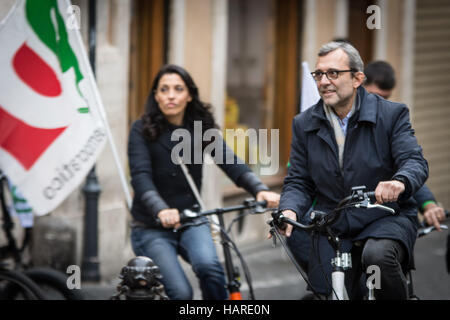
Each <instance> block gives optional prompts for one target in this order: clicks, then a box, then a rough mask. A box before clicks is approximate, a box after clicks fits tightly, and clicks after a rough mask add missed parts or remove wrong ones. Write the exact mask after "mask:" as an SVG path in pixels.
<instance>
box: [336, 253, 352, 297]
mask: <svg viewBox="0 0 450 320" xmlns="http://www.w3.org/2000/svg"><path fill="white" fill-rule="evenodd" d="M331 265H332V266H333V272H332V273H331V285H332V288H333V291H332V293H331V294H332V299H333V300H348V299H349V298H348V294H347V290H346V288H345V270H348V269H351V267H352V257H351V254H350V253H341V252H339V251H337V252H336V257H335V258H333V259H332V260H331Z"/></svg>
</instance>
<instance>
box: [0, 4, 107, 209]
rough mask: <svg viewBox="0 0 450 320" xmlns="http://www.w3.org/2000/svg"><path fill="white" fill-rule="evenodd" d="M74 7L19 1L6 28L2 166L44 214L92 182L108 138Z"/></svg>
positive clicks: (1, 39)
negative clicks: (87, 180) (90, 175)
mask: <svg viewBox="0 0 450 320" xmlns="http://www.w3.org/2000/svg"><path fill="white" fill-rule="evenodd" d="M71 8H72V7H71V6H70V2H69V1H64V0H46V1H35V0H19V1H17V3H16V4H15V6H14V7H13V9H12V10H11V12H10V13H9V14H8V16H7V17H6V18H5V20H3V21H2V22H1V24H0V43H1V50H0V70H1V77H0V169H1V170H3V172H4V173H5V174H6V175H7V176H8V178H9V179H10V180H11V181H12V183H13V184H14V185H16V186H17V187H18V188H19V190H20V192H21V193H22V194H23V196H24V198H25V199H26V200H27V201H28V202H29V204H30V205H31V207H32V208H33V211H34V213H36V214H37V215H43V214H46V213H49V212H50V211H52V210H54V209H55V208H56V207H57V206H58V205H59V204H60V203H61V202H62V201H63V200H64V199H65V198H66V197H67V196H68V195H69V194H70V193H71V192H72V191H73V190H74V189H75V188H77V187H78V186H79V185H80V183H81V182H82V181H84V178H85V176H86V175H87V173H88V172H89V170H90V169H91V168H92V166H93V165H94V163H95V161H96V159H97V157H98V156H99V154H100V153H101V151H102V150H103V147H104V145H105V142H106V141H107V133H106V129H105V126H104V124H103V121H102V117H103V113H102V112H103V109H102V107H101V106H99V102H98V100H99V99H98V97H99V95H98V89H97V87H96V84H95V81H94V79H93V76H92V70H91V69H90V65H89V62H88V60H87V58H86V57H87V55H86V52H85V51H84V50H85V49H84V47H83V44H82V41H81V36H80V34H79V31H78V28H77V27H76V24H75V25H74V23H73V18H74V17H73V16H71V14H72V12H73V10H71Z"/></svg>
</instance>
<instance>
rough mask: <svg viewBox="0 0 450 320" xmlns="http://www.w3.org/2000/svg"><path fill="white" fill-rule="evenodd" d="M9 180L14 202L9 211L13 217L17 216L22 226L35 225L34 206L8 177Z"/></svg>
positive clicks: (29, 226)
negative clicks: (31, 205) (32, 206)
mask: <svg viewBox="0 0 450 320" xmlns="http://www.w3.org/2000/svg"><path fill="white" fill-rule="evenodd" d="M6 181H7V182H8V188H9V192H10V194H11V200H12V204H11V205H10V206H9V208H8V209H9V213H10V214H11V215H12V216H13V217H17V218H18V219H19V221H20V225H21V226H22V228H31V227H33V220H34V216H33V208H31V207H30V205H29V204H28V202H27V200H26V199H25V198H24V197H23V195H22V193H21V192H20V191H19V190H18V189H17V187H16V186H15V185H13V184H12V183H11V181H9V179H8V178H6Z"/></svg>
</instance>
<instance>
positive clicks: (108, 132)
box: [67, 0, 132, 211]
mask: <svg viewBox="0 0 450 320" xmlns="http://www.w3.org/2000/svg"><path fill="white" fill-rule="evenodd" d="M67 2H68V3H69V1H68V0H67ZM92 2H95V1H92ZM91 7H94V5H93V4H91V1H89V12H91ZM94 10H95V9H94ZM93 18H95V17H93ZM75 35H76V37H75V38H76V39H77V42H78V44H79V46H80V48H84V44H83V40H82V39H81V35H80V32H79V31H77V32H75ZM89 35H90V36H91V32H89ZM93 36H95V35H93ZM93 42H94V45H95V39H94V41H93ZM89 45H91V40H89ZM80 54H81V58H82V59H83V60H84V62H85V65H86V66H87V68H86V69H87V70H86V72H87V81H89V82H90V83H91V84H92V86H91V87H92V88H97V85H96V82H95V76H94V72H93V70H92V68H91V64H90V59H89V58H88V56H87V54H86V51H85V50H81V52H80ZM93 94H94V99H95V102H96V104H97V106H98V108H94V109H96V110H97V111H98V113H99V115H100V119H101V120H102V122H103V124H104V126H105V130H106V135H107V138H108V142H109V146H110V147H111V152H112V154H113V158H114V162H115V164H116V167H117V171H118V173H119V178H120V182H121V185H122V189H123V192H124V194H125V200H126V205H127V209H128V211H130V210H131V202H132V200H131V192H130V189H129V188H128V184H127V180H126V178H125V175H124V173H123V169H122V164H121V163H120V159H119V155H118V152H117V148H116V145H115V143H114V140H113V138H112V134H111V130H110V128H109V124H108V119H107V117H106V112H105V109H104V106H103V101H102V99H101V97H100V93H99V91H98V90H97V89H95V90H93Z"/></svg>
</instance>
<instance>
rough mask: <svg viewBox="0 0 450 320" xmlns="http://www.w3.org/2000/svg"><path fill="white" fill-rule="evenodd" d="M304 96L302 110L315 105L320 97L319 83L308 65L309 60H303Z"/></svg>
mask: <svg viewBox="0 0 450 320" xmlns="http://www.w3.org/2000/svg"><path fill="white" fill-rule="evenodd" d="M302 71H303V73H302V98H301V104H300V112H303V111H305V110H306V109H308V108H310V107H312V106H313V105H315V104H316V103H317V102H318V101H319V99H320V95H319V90H318V89H317V84H316V81H315V80H314V78H313V77H312V75H311V71H310V69H309V66H308V62H306V61H303V62H302Z"/></svg>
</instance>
